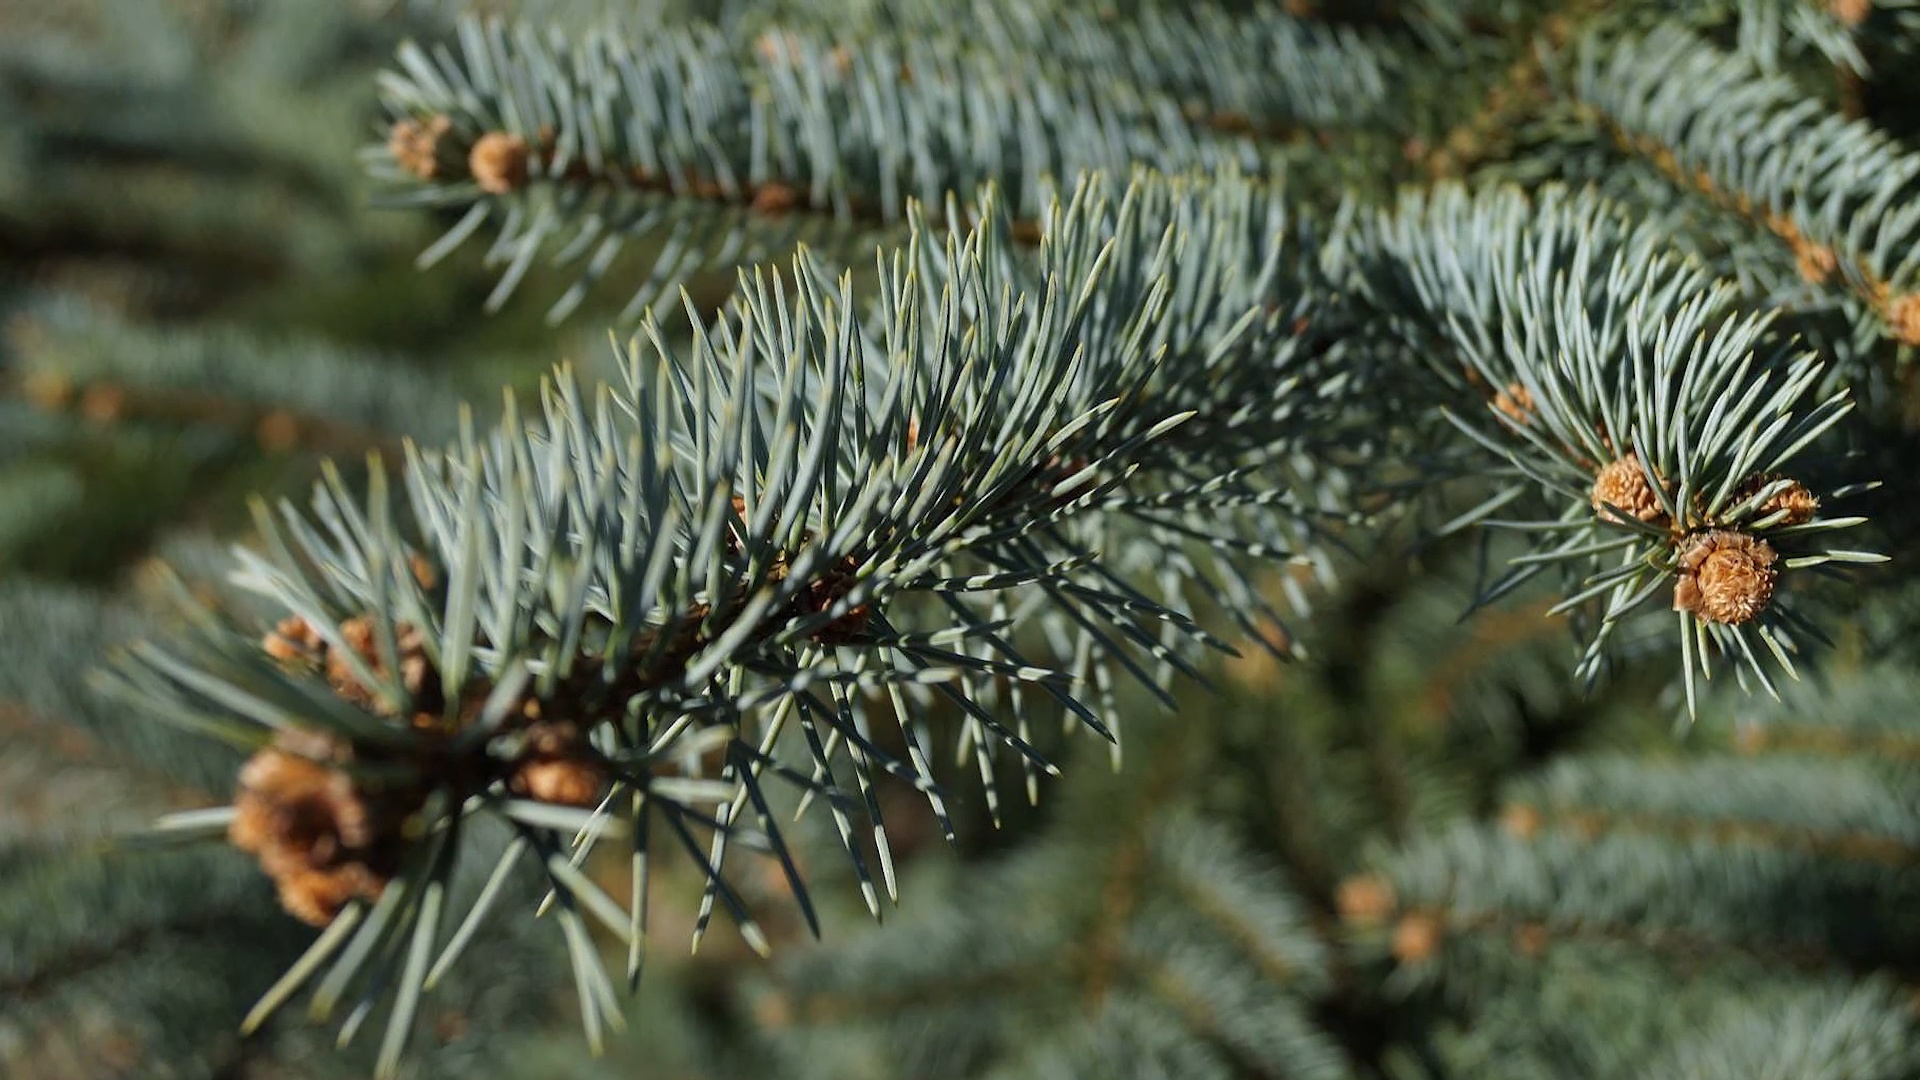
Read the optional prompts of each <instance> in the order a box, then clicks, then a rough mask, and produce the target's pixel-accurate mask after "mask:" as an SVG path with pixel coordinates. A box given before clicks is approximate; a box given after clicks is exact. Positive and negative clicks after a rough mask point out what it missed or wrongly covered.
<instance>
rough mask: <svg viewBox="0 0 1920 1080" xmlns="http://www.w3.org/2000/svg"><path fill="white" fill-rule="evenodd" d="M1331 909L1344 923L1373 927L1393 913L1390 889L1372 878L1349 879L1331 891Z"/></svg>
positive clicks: (1372, 875) (1385, 883)
mask: <svg viewBox="0 0 1920 1080" xmlns="http://www.w3.org/2000/svg"><path fill="white" fill-rule="evenodd" d="M1333 906H1334V909H1335V910H1336V911H1338V912H1339V913H1340V917H1341V918H1342V919H1344V920H1346V921H1347V922H1350V923H1353V924H1354V925H1356V926H1377V925H1379V924H1380V923H1381V922H1383V921H1385V920H1386V917H1387V916H1388V915H1391V914H1392V913H1393V886H1392V885H1390V884H1388V883H1387V879H1385V878H1383V877H1380V876H1378V875H1375V874H1361V875H1358V876H1356V877H1350V878H1348V879H1346V880H1345V881H1342V882H1341V883H1340V887H1339V888H1338V889H1337V890H1335V891H1334V895H1333Z"/></svg>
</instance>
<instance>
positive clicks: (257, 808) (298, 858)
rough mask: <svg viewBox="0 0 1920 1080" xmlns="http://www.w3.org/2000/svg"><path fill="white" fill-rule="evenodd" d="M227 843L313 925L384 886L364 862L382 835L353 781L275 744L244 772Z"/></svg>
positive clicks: (288, 906) (293, 910)
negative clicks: (255, 863)
mask: <svg viewBox="0 0 1920 1080" xmlns="http://www.w3.org/2000/svg"><path fill="white" fill-rule="evenodd" d="M227 838H228V840H229V841H230V842H231V843H232V844H233V846H234V847H237V848H239V849H240V850H241V851H244V852H247V853H248V854H250V855H253V856H255V857H257V858H258V859H259V860H260V868H261V869H262V870H263V871H265V872H266V874H267V876H268V877H270V878H272V879H273V880H274V882H275V884H276V885H277V886H278V887H279V890H280V899H281V904H282V905H283V906H284V907H286V909H287V910H288V911H289V912H290V913H292V914H293V915H294V916H295V917H297V918H299V919H301V920H303V921H305V922H308V923H311V924H314V925H316V926H317V925H322V924H325V923H326V922H327V921H329V920H331V919H332V918H333V916H334V915H336V914H338V913H339V910H340V908H341V907H342V906H343V905H344V904H346V902H347V901H348V900H351V899H353V898H355V897H364V898H366V899H374V898H376V897H378V896H379V895H380V890H381V889H382V888H383V887H384V886H385V884H386V878H385V876H384V875H383V874H380V873H377V872H375V871H374V870H373V869H371V868H370V867H369V866H368V865H367V864H366V863H365V861H364V855H365V853H366V852H367V851H368V850H369V849H370V848H372V847H373V846H374V845H375V844H376V843H377V842H378V841H379V839H380V836H379V835H378V830H377V829H376V827H375V825H374V816H373V815H372V814H371V813H370V812H369V810H368V807H367V804H366V802H365V801H364V800H363V799H362V798H361V797H360V794H359V793H358V792H357V791H355V790H354V787H353V782H352V780H351V779H350V778H349V777H348V776H347V775H346V774H345V773H343V772H341V771H339V770H337V769H332V768H328V767H326V766H324V765H321V764H319V763H318V762H315V761H313V760H311V759H309V758H307V757H303V756H300V755H297V754H293V753H289V752H287V751H285V750H282V749H279V748H277V747H269V748H267V749H265V750H261V751H260V752H258V753H256V754H255V755H254V756H253V757H251V758H249V759H248V760H247V763H246V765H245V766H243V767H242V768H241V770H240V783H239V791H238V792H237V793H236V795H235V797H234V818H233V823H232V824H231V825H230V826H229V827H228V830H227Z"/></svg>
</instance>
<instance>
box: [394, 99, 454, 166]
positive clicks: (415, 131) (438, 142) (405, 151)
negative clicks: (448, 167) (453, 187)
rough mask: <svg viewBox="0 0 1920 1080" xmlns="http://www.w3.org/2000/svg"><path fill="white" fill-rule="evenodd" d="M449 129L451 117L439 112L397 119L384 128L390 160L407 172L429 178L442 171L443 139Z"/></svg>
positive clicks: (450, 129)
mask: <svg viewBox="0 0 1920 1080" xmlns="http://www.w3.org/2000/svg"><path fill="white" fill-rule="evenodd" d="M452 130H453V121H451V120H449V119H447V118H446V117H445V116H441V115H434V116H430V117H428V118H426V119H425V120H415V119H411V118H408V119H404V120H396V121H394V124H393V127H392V128H391V129H389V130H388V131H387V153H389V154H391V155H393V160H394V161H395V162H396V163H398V164H399V166H400V167H401V168H402V169H404V170H406V172H407V173H409V174H410V175H412V176H414V177H417V178H419V179H421V180H431V179H433V178H434V177H436V176H439V175H442V173H443V172H444V169H443V168H442V162H441V154H442V152H443V150H444V149H445V146H444V142H443V140H445V138H446V136H447V133H448V132H450V131H452Z"/></svg>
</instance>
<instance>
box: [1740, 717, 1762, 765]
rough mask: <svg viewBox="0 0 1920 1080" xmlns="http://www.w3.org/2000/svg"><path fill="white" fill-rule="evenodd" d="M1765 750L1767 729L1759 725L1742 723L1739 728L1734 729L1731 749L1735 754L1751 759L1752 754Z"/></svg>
mask: <svg viewBox="0 0 1920 1080" xmlns="http://www.w3.org/2000/svg"><path fill="white" fill-rule="evenodd" d="M1766 748H1767V729H1766V728H1764V727H1761V726H1760V725H1759V724H1754V723H1742V724H1741V725H1740V726H1739V727H1737V728H1735V729H1734V732H1733V749H1734V752H1735V753H1739V754H1744V755H1746V756H1748V757H1751V756H1753V755H1754V754H1758V753H1760V752H1761V751H1763V750H1765V749H1766Z"/></svg>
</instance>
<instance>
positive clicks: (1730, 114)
mask: <svg viewBox="0 0 1920 1080" xmlns="http://www.w3.org/2000/svg"><path fill="white" fill-rule="evenodd" d="M1573 92H1574V95H1575V97H1576V99H1577V101H1578V102H1579V103H1580V104H1581V105H1582V106H1584V107H1585V108H1586V109H1588V110H1589V115H1590V116H1591V118H1592V119H1593V120H1595V121H1597V122H1599V123H1601V124H1603V125H1605V126H1606V127H1607V128H1608V129H1609V130H1610V131H1612V132H1613V133H1614V135H1615V138H1616V140H1617V142H1618V143H1619V145H1621V146H1622V147H1623V148H1625V149H1627V150H1629V151H1631V152H1633V153H1635V154H1639V155H1643V156H1646V157H1648V158H1650V159H1651V160H1653V161H1654V162H1655V163H1656V164H1657V165H1658V166H1659V167H1660V169H1661V170H1662V171H1663V172H1665V173H1666V174H1667V175H1668V176H1669V177H1670V178H1671V179H1672V180H1673V181H1674V182H1675V183H1676V184H1679V185H1681V186H1683V187H1693V188H1697V189H1698V190H1700V191H1701V192H1703V193H1705V194H1707V195H1709V196H1710V197H1712V198H1714V199H1715V200H1716V201H1718V202H1720V203H1721V204H1723V205H1724V206H1725V207H1727V208H1728V209H1729V210H1732V211H1734V212H1737V213H1739V214H1741V215H1742V216H1745V217H1747V218H1749V219H1751V220H1753V221H1755V222H1756V223H1758V224H1760V225H1761V226H1763V227H1764V228H1766V229H1768V230H1770V231H1772V232H1774V233H1775V234H1776V235H1778V236H1779V237H1780V238H1781V239H1782V240H1784V241H1786V242H1787V243H1788V245H1790V246H1791V247H1792V248H1793V250H1794V253H1795V255H1796V257H1797V259H1798V261H1799V265H1800V270H1801V274H1802V276H1804V277H1805V278H1806V279H1807V280H1808V281H1809V282H1810V283H1813V284H1816V285H1837V286H1840V287H1843V288H1844V289H1846V290H1848V291H1850V292H1851V293H1852V294H1853V295H1854V296H1855V297H1856V298H1857V302H1858V303H1859V304H1860V305H1862V307H1863V314H1870V315H1871V317H1874V318H1876V319H1877V320H1878V325H1879V326H1880V327H1881V329H1882V332H1883V333H1884V334H1885V335H1886V336H1888V337H1891V338H1893V339H1894V340H1895V341H1898V342H1900V343H1901V344H1904V345H1912V344H1915V343H1920V295H1916V293H1915V290H1916V288H1920V262H1917V261H1916V258H1917V257H1916V255H1915V254H1914V253H1915V250H1916V248H1915V245H1914V242H1913V241H1914V238H1915V229H1916V224H1915V221H1914V218H1913V215H1912V214H1911V213H1908V212H1907V211H1906V210H1904V209H1903V207H1904V206H1905V204H1906V201H1907V198H1908V196H1909V195H1910V193H1911V189H1912V186H1913V184H1914V179H1915V177H1916V176H1920V156H1916V155H1915V154H1913V153H1912V152H1910V151H1909V150H1907V149H1906V148H1905V147H1903V146H1901V145H1900V144H1899V143H1898V142H1897V141H1896V140H1894V139H1893V138H1891V137H1890V136H1888V135H1886V134H1885V133H1883V132H1881V131H1879V130H1878V129H1876V128H1875V127H1874V126H1873V125H1872V124H1870V123H1868V122H1867V121H1864V120H1854V119H1849V118H1847V117H1846V116H1844V115H1842V114H1840V113H1838V112H1835V111H1832V110H1830V109H1827V108H1824V107H1822V106H1821V105H1819V104H1817V103H1815V102H1812V101H1809V100H1808V99H1807V98H1806V96H1805V95H1804V94H1803V93H1802V92H1801V90H1800V88H1799V87H1798V86H1797V85H1796V84H1795V83H1794V82H1793V81H1792V80H1791V79H1789V78H1787V77H1786V76H1784V75H1779V74H1769V73H1767V72H1765V71H1763V70H1761V69H1759V68H1758V67H1756V66H1755V65H1754V64H1753V63H1752V62H1751V61H1749V60H1748V59H1746V58H1744V57H1741V56H1738V55H1734V54H1728V53H1723V52H1721V51H1720V50H1718V49H1716V48H1714V47H1713V46H1712V45H1711V44H1709V43H1708V42H1707V41H1705V40H1703V39H1702V38H1700V37H1698V36H1696V35H1694V34H1692V33H1691V32H1689V31H1687V30H1685V29H1682V28H1680V27H1668V28H1666V29H1663V30H1660V31H1658V32H1654V33H1649V34H1647V35H1645V36H1633V35H1605V34H1596V35H1592V36H1590V37H1589V38H1588V39H1587V40H1586V41H1584V42H1583V43H1582V45H1581V56H1580V64H1579V69H1578V72H1577V74H1576V76H1575V80H1574V87H1573ZM1763 132H1764V135H1761V134H1759V133H1763Z"/></svg>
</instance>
